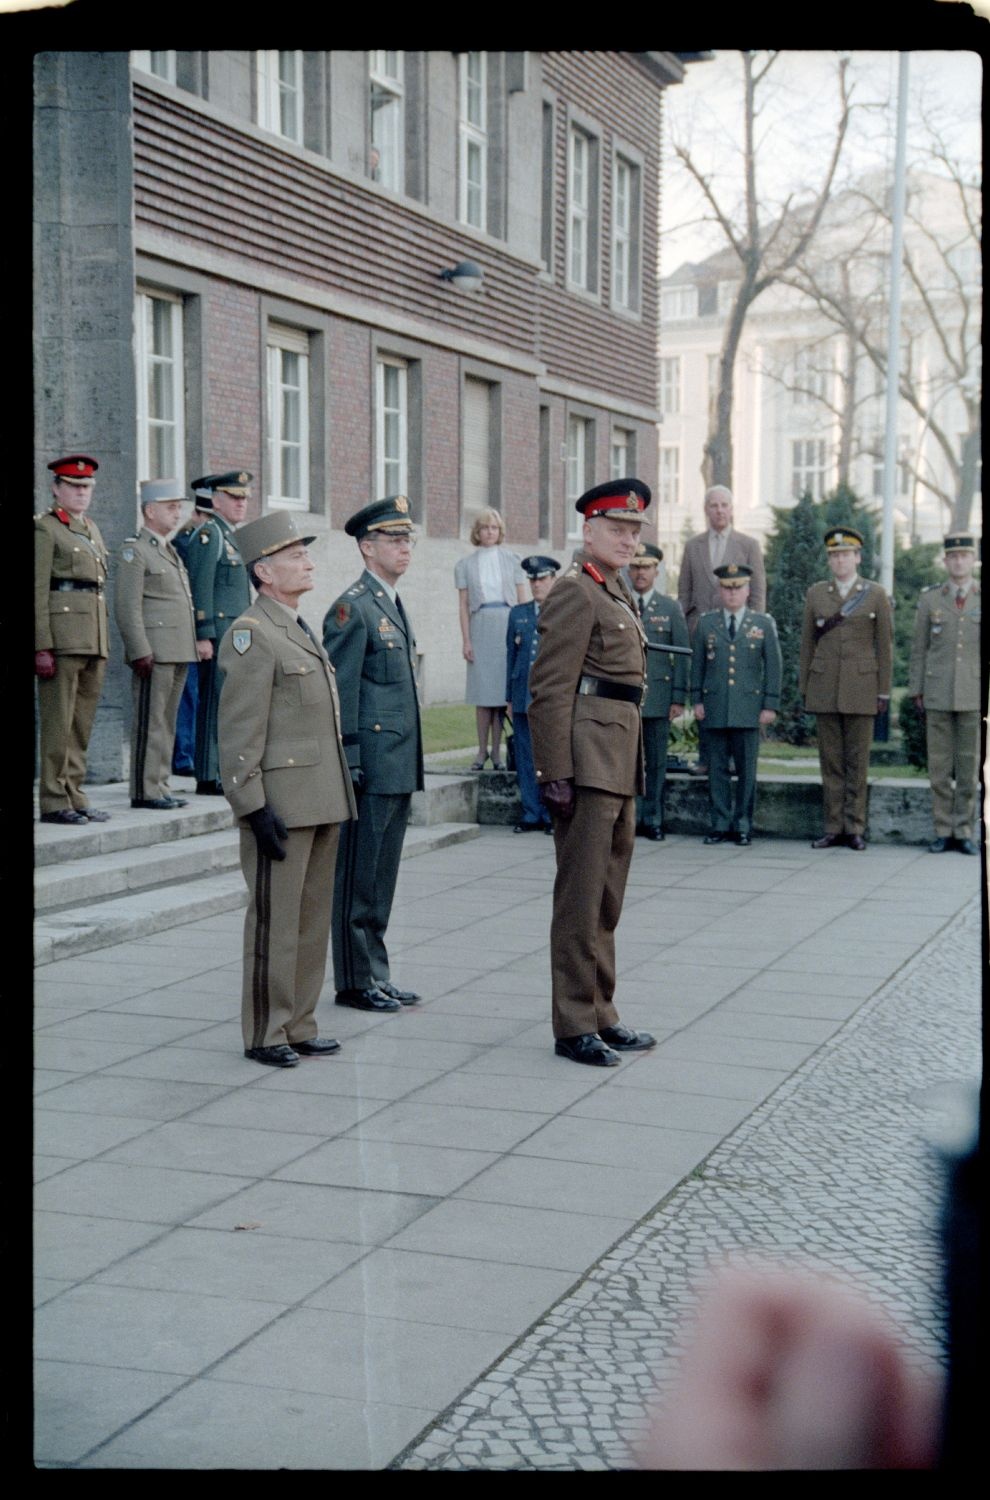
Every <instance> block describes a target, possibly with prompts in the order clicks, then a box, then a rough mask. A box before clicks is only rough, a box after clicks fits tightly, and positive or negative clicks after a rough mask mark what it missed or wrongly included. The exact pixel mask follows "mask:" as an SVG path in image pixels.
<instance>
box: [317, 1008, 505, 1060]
mask: <svg viewBox="0 0 990 1500" xmlns="http://www.w3.org/2000/svg"><path fill="white" fill-rule="evenodd" d="M415 1028H416V1022H415V1020H413V1019H412V1017H411V1016H408V1015H404V1014H403V1013H402V1012H399V1014H397V1015H395V1016H394V1017H393V1019H392V1024H391V1026H389V1027H388V1028H384V1027H383V1028H382V1030H381V1031H379V1032H376V1033H375V1035H374V1036H373V1037H371V1036H368V1035H367V1034H365V1035H363V1036H359V1037H354V1038H353V1039H352V1041H351V1042H350V1044H349V1045H348V1048H347V1052H348V1056H349V1057H353V1058H354V1059H355V1060H358V1061H362V1062H364V1061H371V1060H372V1059H373V1060H374V1061H375V1062H376V1063H379V1064H384V1065H386V1066H390V1067H405V1065H406V1064H407V1063H408V1064H409V1065H410V1066H411V1067H414V1068H415V1067H425V1068H436V1069H437V1070H438V1071H443V1072H446V1071H447V1070H448V1069H450V1068H458V1067H460V1066H461V1064H462V1063H466V1062H470V1060H471V1059H472V1058H473V1057H477V1056H478V1053H479V1051H480V1050H481V1049H480V1047H477V1046H472V1045H470V1044H469V1043H467V1042H442V1041H438V1040H436V1039H434V1038H429V1039H424V1040H422V1041H420V1040H419V1038H418V1037H417V1035H416V1029H415ZM331 1061H335V1059H333V1060H331Z"/></svg>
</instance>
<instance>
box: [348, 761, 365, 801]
mask: <svg viewBox="0 0 990 1500" xmlns="http://www.w3.org/2000/svg"><path fill="white" fill-rule="evenodd" d="M347 769H348V770H349V771H350V773H351V786H352V787H353V788H354V795H355V797H360V795H361V793H362V792H363V791H364V781H365V776H364V772H363V771H362V770H361V767H360V766H348V768H347Z"/></svg>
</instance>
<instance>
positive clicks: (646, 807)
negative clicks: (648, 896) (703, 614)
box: [629, 542, 689, 842]
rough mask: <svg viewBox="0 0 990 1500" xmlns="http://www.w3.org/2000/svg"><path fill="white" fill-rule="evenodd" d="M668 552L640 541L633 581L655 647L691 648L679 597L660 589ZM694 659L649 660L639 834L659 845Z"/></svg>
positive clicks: (651, 656) (651, 655)
mask: <svg viewBox="0 0 990 1500" xmlns="http://www.w3.org/2000/svg"><path fill="white" fill-rule="evenodd" d="M662 561H663V553H662V551H661V550H660V548H659V547H655V546H654V545H653V543H652V542H640V544H639V546H638V547H637V549H636V556H635V557H634V558H633V560H632V562H631V563H630V564H629V579H630V582H631V583H632V589H633V596H634V597H635V600H636V608H637V609H638V611H639V618H640V619H641V620H642V622H643V630H644V631H645V632H646V639H647V640H648V641H651V642H652V643H653V644H654V645H664V646H687V645H688V644H689V641H688V628H687V622H686V620H685V619H684V612H683V610H682V609H681V606H680V605H679V604H678V602H677V600H676V599H671V598H670V596H669V595H668V594H660V593H658V592H657V589H656V581H657V571H658V569H659V567H660V564H661V562H662ZM688 677H689V671H688V659H687V657H686V656H669V655H668V654H667V653H666V652H664V651H649V652H647V656H646V696H645V698H644V699H643V707H642V709H641V710H640V712H641V713H642V716H643V753H644V756H645V760H646V791H645V792H644V794H643V795H642V797H638V798H637V799H636V832H637V834H639V835H641V836H642V837H643V838H647V839H653V840H654V841H656V842H659V841H661V840H662V839H663V837H664V832H663V788H664V780H665V778H666V775H667V740H668V738H669V735H670V721H671V719H676V718H678V717H679V715H680V713H681V711H682V710H683V708H684V703H685V700H686V698H687V690H688Z"/></svg>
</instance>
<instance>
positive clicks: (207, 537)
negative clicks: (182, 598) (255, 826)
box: [186, 469, 253, 796]
mask: <svg viewBox="0 0 990 1500" xmlns="http://www.w3.org/2000/svg"><path fill="white" fill-rule="evenodd" d="M252 478H253V475H251V474H249V473H248V472H247V471H246V470H244V469H239V470H238V469H232V470H230V471H229V472H228V473H226V474H205V475H203V477H202V478H201V479H194V480H193V485H192V487H193V489H194V490H196V491H199V492H200V496H201V498H202V496H203V495H204V494H205V495H206V496H209V497H210V499H211V503H212V506H213V513H212V515H210V516H208V517H207V519H206V520H205V521H204V522H203V524H202V526H200V528H199V530H198V531H197V532H196V533H195V535H194V537H193V540H192V542H191V544H190V546H189V548H188V550H187V552H186V566H187V567H188V569H189V583H190V586H191V588H192V595H193V604H194V606H195V609H196V639H197V640H198V641H202V642H204V643H205V644H204V647H203V650H202V651H201V652H200V658H199V684H198V687H199V698H198V702H197V705H196V750H195V755H194V757H193V765H194V767H195V772H196V790H197V792H199V793H201V794H203V795H204V796H222V795H223V788H222V786H221V785H220V762H219V755H218V751H217V707H218V704H219V702H220V689H221V687H222V686H223V672H222V671H221V669H220V667H219V666H218V664H217V653H218V651H219V649H220V642H221V641H222V640H223V638H224V636H225V635H226V633H227V629H228V627H229V625H230V622H231V621H232V620H234V619H236V618H237V616H238V615H239V614H241V613H242V612H243V611H244V610H245V609H247V607H248V605H249V604H250V602H251V585H250V583H249V581H248V576H247V569H246V568H245V566H244V561H243V559H242V557H241V554H240V552H239V551H238V548H237V542H236V540H235V537H234V527H235V526H238V525H239V524H240V523H241V522H242V521H243V520H244V517H245V515H246V514H247V505H248V499H249V498H250V494H251V491H250V490H249V489H248V485H249V484H250V482H251V480H252Z"/></svg>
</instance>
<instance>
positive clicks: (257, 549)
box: [219, 511, 357, 1068]
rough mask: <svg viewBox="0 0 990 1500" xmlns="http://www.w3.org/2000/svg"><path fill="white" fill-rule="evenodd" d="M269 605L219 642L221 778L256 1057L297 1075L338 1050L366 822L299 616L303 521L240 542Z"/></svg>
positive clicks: (249, 1053)
mask: <svg viewBox="0 0 990 1500" xmlns="http://www.w3.org/2000/svg"><path fill="white" fill-rule="evenodd" d="M239 540H240V542H241V545H242V547H243V549H244V550H243V556H244V559H245V562H246V563H247V564H248V565H249V566H250V568H251V576H252V582H253V583H254V586H255V587H256V588H257V590H258V597H257V599H256V600H255V601H254V604H253V605H252V607H251V608H250V610H249V611H248V612H247V613H245V614H243V615H241V616H240V617H239V618H238V619H236V620H234V621H232V622H231V628H230V629H229V630H228V631H227V632H226V634H225V635H224V637H223V640H222V641H221V643H220V667H221V670H222V671H223V672H224V674H225V677H224V687H223V693H222V695H221V698H220V723H219V729H220V770H221V775H222V778H223V785H224V791H225V794H226V797H227V800H228V802H229V803H230V805H231V807H232V808H233V810H234V812H235V814H236V815H237V818H238V821H239V823H240V830H241V835H240V836H241V869H242V870H243V872H244V879H245V881H246V882H247V888H248V893H249V901H248V909H247V916H246V918H245V923H244V970H243V983H242V991H241V1024H242V1030H243V1035H244V1055H245V1057H250V1058H252V1059H253V1060H254V1061H255V1062H260V1063H266V1064H267V1065H269V1066H270V1067H277V1068H292V1067H295V1066H296V1064H297V1063H298V1062H299V1058H300V1056H303V1057H328V1056H329V1055H330V1054H331V1053H333V1052H336V1051H337V1050H338V1048H339V1043H338V1042H336V1041H334V1040H333V1039H332V1038H329V1037H320V1036H318V1035H317V1025H316V1014H315V1012H316V1005H317V1001H318V1000H319V998H320V990H321V988H322V986H323V976H324V973H325V971H326V959H327V943H328V940H329V936H330V904H331V899H332V894H333V871H334V863H335V861H336V856H337V838H338V834H339V831H340V824H341V823H343V822H345V821H346V820H347V819H348V818H353V817H355V816H356V815H357V808H356V805H355V802H354V793H353V792H352V790H351V778H350V776H349V774H348V770H347V761H346V759H345V756H344V747H343V745H342V743H341V737H340V709H339V705H338V702H337V689H336V686H335V683H334V673H333V668H332V667H331V665H330V663H329V661H328V660H327V658H326V654H325V652H324V650H323V648H322V646H321V645H320V644H319V642H318V641H317V639H316V637H315V636H314V635H313V632H312V630H311V629H310V628H309V626H308V625H307V624H306V623H305V622H304V621H303V619H302V617H301V616H299V615H298V614H297V612H296V611H297V608H298V604H299V600H300V598H301V597H302V595H303V594H304V593H306V592H307V591H308V590H309V589H311V588H312V587H313V572H314V568H313V562H312V559H311V558H310V555H309V553H308V551H307V550H306V547H307V543H308V542H311V541H312V540H313V538H312V537H306V536H300V534H299V531H298V528H297V526H296V523H295V519H294V518H293V516H292V515H291V514H290V513H288V512H286V511H274V512H272V514H270V515H267V516H262V517H261V518H260V519H259V520H257V521H251V522H249V523H248V525H247V526H245V527H244V528H243V530H242V531H241V533H240V538H239Z"/></svg>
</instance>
